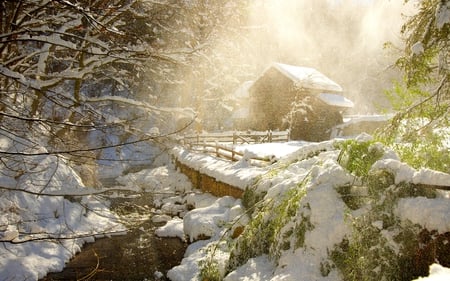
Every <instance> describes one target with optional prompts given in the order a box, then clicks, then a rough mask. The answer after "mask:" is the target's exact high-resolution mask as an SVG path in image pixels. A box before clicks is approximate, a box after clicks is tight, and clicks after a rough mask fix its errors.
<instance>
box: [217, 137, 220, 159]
mask: <svg viewBox="0 0 450 281" xmlns="http://www.w3.org/2000/svg"><path fill="white" fill-rule="evenodd" d="M216 156H217V157H219V156H220V155H219V143H218V142H217V141H216Z"/></svg>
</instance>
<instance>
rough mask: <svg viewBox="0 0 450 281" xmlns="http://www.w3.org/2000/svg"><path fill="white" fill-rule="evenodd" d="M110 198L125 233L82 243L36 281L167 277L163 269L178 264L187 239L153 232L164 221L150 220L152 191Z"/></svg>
mask: <svg viewBox="0 0 450 281" xmlns="http://www.w3.org/2000/svg"><path fill="white" fill-rule="evenodd" d="M110 201H111V209H112V210H113V211H115V212H116V213H118V214H119V215H120V216H121V217H122V219H123V220H124V224H125V225H127V227H128V229H129V231H128V232H127V234H126V235H118V236H111V237H109V238H100V239H96V241H95V242H93V243H86V244H85V245H84V247H83V249H82V251H81V252H80V253H78V254H77V255H76V256H74V257H73V258H72V259H71V261H70V262H69V263H67V264H66V267H65V268H64V270H63V271H62V272H56V273H49V274H48V275H47V276H46V277H45V278H43V279H40V281H51V280H148V281H151V280H168V279H166V277H165V276H166V273H167V271H168V270H169V269H171V268H172V267H174V266H176V265H178V264H180V262H181V259H182V258H183V255H184V253H185V250H186V247H187V243H185V242H182V241H181V240H180V239H178V238H160V237H157V236H156V235H155V234H154V232H155V229H156V228H157V227H159V226H161V225H164V223H155V222H153V221H152V220H151V214H152V206H151V205H152V202H153V198H152V195H151V194H150V193H141V194H138V195H133V196H131V195H130V196H125V195H122V196H120V197H119V196H118V197H116V198H112V199H110Z"/></svg>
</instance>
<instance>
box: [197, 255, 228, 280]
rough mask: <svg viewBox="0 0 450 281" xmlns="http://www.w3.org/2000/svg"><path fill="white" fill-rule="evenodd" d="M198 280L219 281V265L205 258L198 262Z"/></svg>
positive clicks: (220, 276) (220, 278)
mask: <svg viewBox="0 0 450 281" xmlns="http://www.w3.org/2000/svg"><path fill="white" fill-rule="evenodd" d="M199 267H200V280H202V281H220V280H222V279H223V278H222V275H221V274H220V270H219V264H218V263H217V261H216V260H214V259H212V258H207V259H205V260H201V261H200V262H199Z"/></svg>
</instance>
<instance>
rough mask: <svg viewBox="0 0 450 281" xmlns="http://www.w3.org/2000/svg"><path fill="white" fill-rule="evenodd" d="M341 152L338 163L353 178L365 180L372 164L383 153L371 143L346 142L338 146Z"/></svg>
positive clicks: (377, 146) (376, 145)
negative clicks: (351, 174)
mask: <svg viewBox="0 0 450 281" xmlns="http://www.w3.org/2000/svg"><path fill="white" fill-rule="evenodd" d="M338 146H339V148H340V149H341V152H340V154H339V157H338V162H339V164H341V165H342V166H343V167H344V168H346V169H347V170H348V171H349V172H350V173H353V174H354V175H355V176H358V177H362V178H366V177H367V175H368V173H369V170H370V168H371V167H372V165H373V163H375V162H376V161H377V160H379V159H380V158H381V156H383V154H384V151H383V149H382V148H381V146H380V145H379V144H378V143H375V142H373V141H356V140H347V141H343V142H341V143H339V144H338Z"/></svg>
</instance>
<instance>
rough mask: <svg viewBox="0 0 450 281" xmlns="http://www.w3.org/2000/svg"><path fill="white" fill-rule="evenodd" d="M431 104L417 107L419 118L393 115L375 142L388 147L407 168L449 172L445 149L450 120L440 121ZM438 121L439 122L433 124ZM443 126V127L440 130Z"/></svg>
mask: <svg viewBox="0 0 450 281" xmlns="http://www.w3.org/2000/svg"><path fill="white" fill-rule="evenodd" d="M449 109H450V108H446V109H444V108H442V107H435V106H432V105H431V104H429V105H423V106H422V107H421V113H420V115H421V117H419V115H417V114H416V113H411V114H409V117H408V118H406V117H402V116H397V117H396V118H394V119H393V120H392V122H391V124H390V126H389V127H387V128H386V129H385V130H384V131H383V132H380V133H379V134H378V135H377V139H378V140H379V141H381V142H383V143H384V144H385V145H386V146H389V147H391V148H392V149H393V150H394V151H395V152H397V154H398V155H399V157H400V159H401V160H402V161H403V162H405V163H407V164H409V165H410V166H412V167H414V168H416V169H418V168H430V169H434V170H437V171H442V172H445V173H449V172H450V152H449V149H448V146H449V143H448V142H449V140H450V132H449V131H448V129H447V128H448V126H450V120H441V119H440V117H439V116H443V115H444V113H443V112H441V111H442V110H447V111H448V110H449ZM436 119H439V122H437V121H436ZM441 126H444V127H441Z"/></svg>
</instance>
